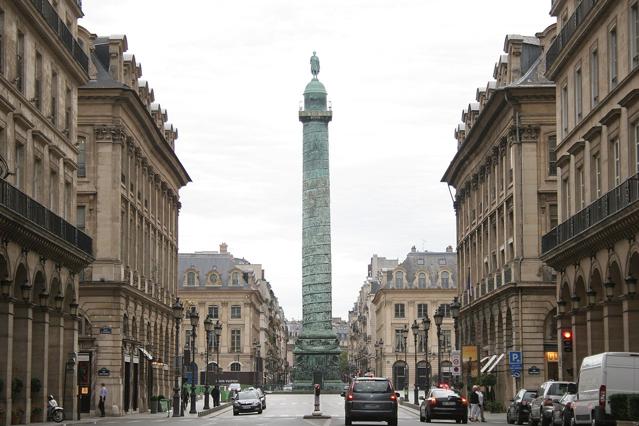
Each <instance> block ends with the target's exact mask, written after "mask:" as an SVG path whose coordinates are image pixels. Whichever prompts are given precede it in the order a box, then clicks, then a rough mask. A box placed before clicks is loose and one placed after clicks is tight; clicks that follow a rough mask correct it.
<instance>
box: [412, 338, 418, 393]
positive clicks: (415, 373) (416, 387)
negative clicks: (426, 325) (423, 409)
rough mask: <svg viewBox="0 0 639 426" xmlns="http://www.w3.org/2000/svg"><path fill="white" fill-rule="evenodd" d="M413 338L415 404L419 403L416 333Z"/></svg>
mask: <svg viewBox="0 0 639 426" xmlns="http://www.w3.org/2000/svg"><path fill="white" fill-rule="evenodd" d="M413 340H414V342H415V372H414V373H413V375H414V376H415V384H414V385H413V386H414V389H413V394H414V395H413V396H414V397H415V398H414V401H415V405H419V388H418V386H417V334H413Z"/></svg>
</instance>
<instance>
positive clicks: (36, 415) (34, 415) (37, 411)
mask: <svg viewBox="0 0 639 426" xmlns="http://www.w3.org/2000/svg"><path fill="white" fill-rule="evenodd" d="M41 415H42V408H40V407H35V408H34V409H33V410H31V423H39V422H41V421H42V418H41V417H40V416H41Z"/></svg>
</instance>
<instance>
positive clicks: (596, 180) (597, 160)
mask: <svg viewBox="0 0 639 426" xmlns="http://www.w3.org/2000/svg"><path fill="white" fill-rule="evenodd" d="M592 166H593V174H592V176H593V185H592V188H593V197H592V199H593V200H596V199H597V198H599V197H601V157H600V156H599V153H597V154H595V155H593V156H592Z"/></svg>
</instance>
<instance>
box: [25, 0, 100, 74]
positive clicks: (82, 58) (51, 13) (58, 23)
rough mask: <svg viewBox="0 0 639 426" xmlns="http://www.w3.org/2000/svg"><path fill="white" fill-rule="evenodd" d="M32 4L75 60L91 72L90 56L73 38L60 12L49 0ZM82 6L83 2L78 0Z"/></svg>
mask: <svg viewBox="0 0 639 426" xmlns="http://www.w3.org/2000/svg"><path fill="white" fill-rule="evenodd" d="M31 4H32V5H33V7H35V8H36V9H37V10H38V12H40V15H42V17H43V18H44V20H45V21H47V24H49V27H51V29H52V30H53V31H54V32H55V33H56V34H57V35H58V38H59V39H60V41H61V42H62V44H63V45H64V47H65V48H66V49H67V50H68V51H69V53H70V54H71V56H73V58H74V59H75V61H76V62H77V63H78V64H79V65H80V66H81V67H82V69H83V70H84V71H85V72H89V57H88V56H87V54H86V53H84V51H83V50H82V47H80V44H79V43H78V42H77V40H75V39H74V38H73V34H71V30H69V27H67V26H66V25H65V23H64V22H63V21H62V19H60V17H59V16H58V12H56V10H55V9H54V8H53V6H51V3H49V0H31ZM78 4H79V5H80V7H81V6H82V2H81V1H79V0H78Z"/></svg>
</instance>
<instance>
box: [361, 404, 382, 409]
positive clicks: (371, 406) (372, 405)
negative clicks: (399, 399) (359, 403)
mask: <svg viewBox="0 0 639 426" xmlns="http://www.w3.org/2000/svg"><path fill="white" fill-rule="evenodd" d="M364 408H368V409H370V410H375V409H376V408H379V404H364Z"/></svg>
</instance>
